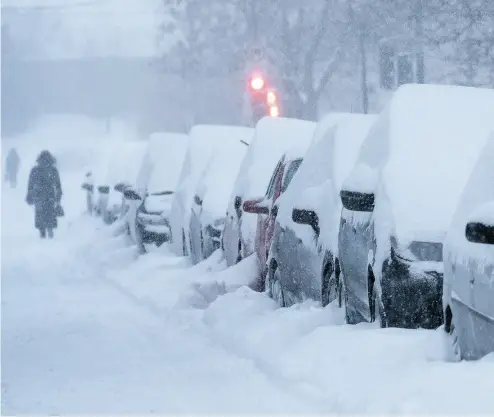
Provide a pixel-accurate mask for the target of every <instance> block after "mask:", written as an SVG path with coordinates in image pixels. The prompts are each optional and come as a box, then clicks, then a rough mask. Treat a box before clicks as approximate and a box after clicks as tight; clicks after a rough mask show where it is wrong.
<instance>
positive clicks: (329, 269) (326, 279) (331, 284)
mask: <svg viewBox="0 0 494 417" xmlns="http://www.w3.org/2000/svg"><path fill="white" fill-rule="evenodd" d="M337 297H338V283H337V282H336V273H335V270H334V268H333V265H332V264H331V263H328V264H327V265H326V267H325V268H324V272H323V276H322V286H321V304H322V306H323V307H326V306H327V305H328V304H330V303H332V302H333V301H334V300H336V298H337Z"/></svg>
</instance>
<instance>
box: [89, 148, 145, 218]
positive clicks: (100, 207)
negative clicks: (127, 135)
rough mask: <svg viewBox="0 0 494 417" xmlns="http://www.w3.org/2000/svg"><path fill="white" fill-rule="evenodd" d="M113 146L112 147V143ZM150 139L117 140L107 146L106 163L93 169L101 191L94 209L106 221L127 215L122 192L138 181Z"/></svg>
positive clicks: (96, 184) (95, 184)
mask: <svg viewBox="0 0 494 417" xmlns="http://www.w3.org/2000/svg"><path fill="white" fill-rule="evenodd" d="M112 145H113V146H112ZM146 145H147V141H144V140H127V141H114V143H112V144H107V145H106V146H105V149H104V152H105V154H106V156H105V158H103V160H104V162H101V165H100V166H99V167H98V168H97V169H96V174H95V173H94V172H93V177H94V187H95V191H97V192H98V197H97V201H96V209H95V212H96V214H97V215H99V216H101V217H102V218H103V221H104V222H105V223H107V224H111V223H113V222H114V221H115V220H117V219H118V218H121V217H123V216H125V215H126V212H127V210H128V208H129V206H128V202H127V201H126V199H125V198H124V195H123V191H124V190H125V189H126V188H128V187H130V186H132V185H133V184H134V182H135V178H136V175H137V170H138V169H139V161H141V159H142V157H143V155H144V152H145V151H146Z"/></svg>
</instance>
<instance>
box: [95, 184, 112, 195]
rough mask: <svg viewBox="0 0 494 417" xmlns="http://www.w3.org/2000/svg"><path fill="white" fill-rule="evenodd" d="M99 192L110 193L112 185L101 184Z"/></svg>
mask: <svg viewBox="0 0 494 417" xmlns="http://www.w3.org/2000/svg"><path fill="white" fill-rule="evenodd" d="M98 192H99V193H100V194H109V193H110V187H109V186H108V185H100V186H99V187H98Z"/></svg>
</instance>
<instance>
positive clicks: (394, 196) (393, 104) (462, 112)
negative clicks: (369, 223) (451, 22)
mask: <svg viewBox="0 0 494 417" xmlns="http://www.w3.org/2000/svg"><path fill="white" fill-rule="evenodd" d="M493 109H494V90H489V89H481V88H473V87H459V86H446V85H405V86H402V87H400V88H399V89H398V90H397V91H396V93H395V94H394V95H393V97H392V99H391V101H390V103H389V104H388V106H387V108H386V109H385V110H384V111H383V112H382V113H381V115H380V117H379V120H378V121H377V122H376V123H375V124H374V126H373V128H372V129H371V131H370V133H369V135H368V136H367V138H366V140H365V142H364V144H363V145H362V148H361V152H360V155H359V164H363V165H367V166H369V167H371V168H372V167H373V168H376V171H377V172H378V174H379V175H380V178H381V179H382V184H383V185H384V187H385V190H383V192H385V193H386V194H387V196H388V198H389V199H390V202H391V206H392V207H391V208H392V211H393V215H394V220H395V227H396V232H397V233H398V235H399V236H408V235H410V234H411V233H414V232H416V231H418V230H426V231H432V230H446V229H447V228H448V226H449V224H450V222H451V219H452V216H453V212H454V209H455V207H456V204H457V203H458V199H459V197H460V193H461V191H462V190H463V187H464V185H465V183H466V181H467V179H468V176H469V175H470V172H471V170H472V168H473V166H474V165H475V162H476V161H477V158H478V155H479V153H480V151H481V149H482V147H483V145H484V144H485V142H486V140H487V137H488V135H489V133H490V131H491V130H493V129H494V117H493ZM357 170H358V169H356V170H354V172H353V174H354V175H355V177H358V175H356V174H355V173H356V171H357ZM365 180H366V179H365V178H353V179H352V178H349V181H348V182H346V185H352V186H357V187H358V184H355V182H357V183H358V182H359V181H365ZM352 182H353V184H352ZM363 185H364V186H365V184H364V183H363Z"/></svg>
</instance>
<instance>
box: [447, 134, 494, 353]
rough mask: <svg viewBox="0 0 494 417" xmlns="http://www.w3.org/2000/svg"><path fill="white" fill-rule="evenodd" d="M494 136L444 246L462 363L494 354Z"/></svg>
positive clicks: (451, 328)
mask: <svg viewBox="0 0 494 417" xmlns="http://www.w3.org/2000/svg"><path fill="white" fill-rule="evenodd" d="M493 161H494V134H493V135H492V136H491V137H490V139H489V141H488V143H487V144H486V146H485V148H484V149H483V150H482V152H481V153H480V158H479V160H478V162H477V164H476V165H475V169H474V170H473V172H472V175H471V176H470V179H469V180H468V183H467V185H466V187H465V189H464V191H463V193H462V196H461V199H460V202H459V204H458V207H457V208H456V213H455V216H454V218H453V221H452V223H451V227H450V229H449V231H448V235H447V237H446V240H445V243H444V251H443V253H444V292H443V306H444V315H445V326H444V328H445V330H446V332H448V333H450V334H451V335H452V342H453V347H454V353H455V356H456V359H459V360H461V359H467V360H472V359H480V358H481V357H483V356H485V355H487V354H489V353H491V352H494V183H493V179H494V163H493Z"/></svg>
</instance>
